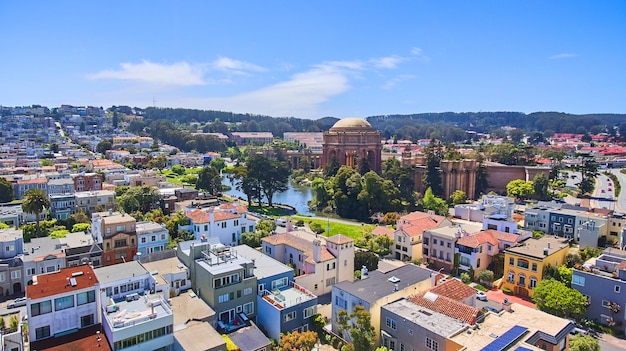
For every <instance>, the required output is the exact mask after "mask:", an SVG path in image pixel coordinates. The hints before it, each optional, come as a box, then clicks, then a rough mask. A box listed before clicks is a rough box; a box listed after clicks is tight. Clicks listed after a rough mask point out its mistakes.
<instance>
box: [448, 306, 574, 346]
mask: <svg viewBox="0 0 626 351" xmlns="http://www.w3.org/2000/svg"><path fill="white" fill-rule="evenodd" d="M511 311H513V312H506V311H505V312H502V313H501V314H495V313H488V314H487V315H486V317H485V320H484V322H482V323H479V326H480V328H477V329H473V330H471V331H470V332H468V333H460V334H458V335H455V336H453V337H452V338H450V339H451V340H452V341H454V342H456V343H458V344H461V345H463V346H465V347H466V348H465V350H466V351H479V350H482V348H483V347H485V346H487V345H489V344H490V343H491V342H492V341H494V340H495V339H496V337H500V336H501V335H502V334H504V333H506V332H507V331H508V330H510V329H511V328H513V327H514V326H516V325H519V326H522V327H526V328H528V332H526V333H525V334H524V335H523V337H522V338H521V339H520V340H519V341H517V342H516V343H514V344H512V345H511V346H510V347H509V349H510V350H514V349H515V346H524V347H527V348H530V349H534V346H532V345H530V344H528V343H526V342H525V341H526V340H528V338H529V337H531V336H533V335H534V334H535V333H537V332H538V331H541V332H543V333H545V334H548V335H551V336H556V335H557V334H559V333H561V334H562V332H563V331H564V330H565V329H566V328H568V326H570V325H571V322H570V321H569V320H567V319H563V318H559V317H555V316H553V315H550V314H548V313H545V312H541V311H539V310H536V309H533V308H530V307H526V306H523V305H520V304H517V303H513V304H511ZM565 332H566V333H569V330H565Z"/></svg>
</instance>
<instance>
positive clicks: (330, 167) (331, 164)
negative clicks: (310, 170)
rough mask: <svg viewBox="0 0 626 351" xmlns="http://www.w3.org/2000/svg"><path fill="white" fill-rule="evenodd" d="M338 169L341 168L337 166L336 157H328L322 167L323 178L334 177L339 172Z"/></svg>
mask: <svg viewBox="0 0 626 351" xmlns="http://www.w3.org/2000/svg"><path fill="white" fill-rule="evenodd" d="M339 168H341V165H340V164H339V161H337V157H336V156H335V155H334V154H332V155H330V157H329V158H328V161H327V162H326V164H325V165H324V172H323V174H324V177H326V178H329V177H334V176H335V175H336V174H337V172H338V171H339Z"/></svg>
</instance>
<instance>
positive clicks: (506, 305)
mask: <svg viewBox="0 0 626 351" xmlns="http://www.w3.org/2000/svg"><path fill="white" fill-rule="evenodd" d="M502 309H503V310H504V311H507V312H511V303H510V302H509V299H508V298H506V297H505V298H504V301H503V302H502Z"/></svg>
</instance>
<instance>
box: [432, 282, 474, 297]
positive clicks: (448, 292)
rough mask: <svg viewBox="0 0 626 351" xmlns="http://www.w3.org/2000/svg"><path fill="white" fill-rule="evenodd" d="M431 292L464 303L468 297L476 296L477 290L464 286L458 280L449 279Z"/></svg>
mask: <svg viewBox="0 0 626 351" xmlns="http://www.w3.org/2000/svg"><path fill="white" fill-rule="evenodd" d="M430 292H432V293H434V294H437V295H440V296H445V297H447V298H450V299H452V300H455V301H462V300H465V299H466V298H468V297H474V296H476V289H474V288H472V287H471V286H469V285H466V284H464V283H463V282H462V281H460V280H458V279H448V280H446V281H445V282H443V283H440V284H439V285H437V286H434V287H432V288H431V289H430Z"/></svg>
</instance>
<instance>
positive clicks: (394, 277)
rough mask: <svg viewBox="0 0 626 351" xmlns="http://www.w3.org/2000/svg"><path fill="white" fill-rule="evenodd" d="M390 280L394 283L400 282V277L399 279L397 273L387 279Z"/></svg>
mask: <svg viewBox="0 0 626 351" xmlns="http://www.w3.org/2000/svg"><path fill="white" fill-rule="evenodd" d="M387 280H388V281H390V282H392V283H398V282H400V279H398V278H397V277H396V276H395V275H394V276H393V277H391V278H389V279H387Z"/></svg>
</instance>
